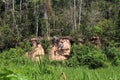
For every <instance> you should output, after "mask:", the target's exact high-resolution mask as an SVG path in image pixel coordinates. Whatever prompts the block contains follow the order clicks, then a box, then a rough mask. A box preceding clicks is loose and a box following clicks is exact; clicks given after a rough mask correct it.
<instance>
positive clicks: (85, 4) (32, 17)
mask: <svg viewBox="0 0 120 80" xmlns="http://www.w3.org/2000/svg"><path fill="white" fill-rule="evenodd" d="M119 33H120V0H0V50H3V49H6V48H9V47H15V46H16V45H17V44H18V43H19V42H21V41H23V40H24V39H26V38H29V37H31V36H41V37H44V38H46V39H48V38H49V37H52V36H72V37H73V36H74V37H75V38H78V37H82V38H85V39H87V38H88V37H90V36H92V35H97V36H99V37H101V39H102V41H103V43H104V41H107V42H111V41H114V42H116V43H119V42H120V41H119V40H120V34H119Z"/></svg>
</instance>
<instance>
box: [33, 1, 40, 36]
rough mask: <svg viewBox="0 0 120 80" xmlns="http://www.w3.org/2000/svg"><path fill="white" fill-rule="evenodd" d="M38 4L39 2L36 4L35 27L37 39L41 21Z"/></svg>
mask: <svg viewBox="0 0 120 80" xmlns="http://www.w3.org/2000/svg"><path fill="white" fill-rule="evenodd" d="M38 13H39V12H38V4H37V2H35V3H34V16H35V27H36V37H38V19H39V14H38Z"/></svg>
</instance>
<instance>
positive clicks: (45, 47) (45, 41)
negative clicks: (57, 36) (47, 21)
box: [41, 39, 50, 53]
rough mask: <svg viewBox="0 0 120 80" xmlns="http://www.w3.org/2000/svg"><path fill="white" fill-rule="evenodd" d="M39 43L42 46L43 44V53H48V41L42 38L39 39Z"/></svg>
mask: <svg viewBox="0 0 120 80" xmlns="http://www.w3.org/2000/svg"><path fill="white" fill-rule="evenodd" d="M41 43H42V46H43V48H44V50H45V53H48V52H49V48H50V41H49V40H47V39H43V40H42V41H41Z"/></svg>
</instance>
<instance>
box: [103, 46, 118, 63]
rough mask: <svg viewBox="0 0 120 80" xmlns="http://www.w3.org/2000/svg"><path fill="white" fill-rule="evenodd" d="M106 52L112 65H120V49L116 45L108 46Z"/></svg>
mask: <svg viewBox="0 0 120 80" xmlns="http://www.w3.org/2000/svg"><path fill="white" fill-rule="evenodd" d="M105 54H106V55H107V58H108V60H109V61H110V62H111V63H112V65H120V49H119V48H116V47H106V51H105Z"/></svg>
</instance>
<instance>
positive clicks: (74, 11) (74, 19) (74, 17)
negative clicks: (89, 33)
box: [73, 0, 77, 31]
mask: <svg viewBox="0 0 120 80" xmlns="http://www.w3.org/2000/svg"><path fill="white" fill-rule="evenodd" d="M73 23H74V25H73V26H74V27H73V31H75V30H76V29H77V27H76V0H74V2H73Z"/></svg>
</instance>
